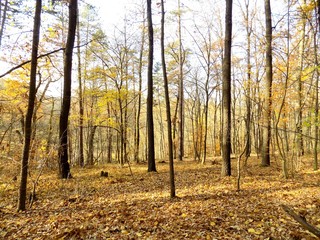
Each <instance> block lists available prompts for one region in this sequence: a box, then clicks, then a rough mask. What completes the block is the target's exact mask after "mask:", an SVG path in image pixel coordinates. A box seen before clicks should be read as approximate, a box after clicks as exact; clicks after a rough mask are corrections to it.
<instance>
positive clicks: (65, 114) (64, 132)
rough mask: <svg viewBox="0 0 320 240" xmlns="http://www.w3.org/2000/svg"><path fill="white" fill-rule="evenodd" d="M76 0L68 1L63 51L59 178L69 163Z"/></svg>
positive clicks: (68, 174)
mask: <svg viewBox="0 0 320 240" xmlns="http://www.w3.org/2000/svg"><path fill="white" fill-rule="evenodd" d="M77 9H78V0H70V1H69V26H68V36H67V43H66V47H65V51H64V68H63V73H64V84H63V98H62V106H61V113H60V122H59V141H60V146H59V173H60V177H61V178H69V177H70V176H71V175H70V165H69V161H68V120H69V112H70V102H71V81H72V53H73V46H74V41H75V35H76V27H77V12H78V10H77Z"/></svg>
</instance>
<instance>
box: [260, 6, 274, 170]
mask: <svg viewBox="0 0 320 240" xmlns="http://www.w3.org/2000/svg"><path fill="white" fill-rule="evenodd" d="M264 6H265V18H266V78H265V90H264V99H263V100H264V102H263V103H264V105H263V107H264V109H263V138H262V140H263V142H262V159H261V165H262V166H264V167H266V166H270V140H271V104H272V98H271V97H272V21H271V6H270V0H265V1H264Z"/></svg>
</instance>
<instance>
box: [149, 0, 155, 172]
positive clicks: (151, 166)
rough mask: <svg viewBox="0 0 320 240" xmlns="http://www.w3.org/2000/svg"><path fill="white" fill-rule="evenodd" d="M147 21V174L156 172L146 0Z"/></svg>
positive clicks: (151, 36) (150, 35) (150, 54)
mask: <svg viewBox="0 0 320 240" xmlns="http://www.w3.org/2000/svg"><path fill="white" fill-rule="evenodd" d="M147 20H148V37H149V54H148V96H147V124H148V133H147V135H148V172H156V171H157V170H156V160H155V152H154V126H153V25H152V8H151V0H147Z"/></svg>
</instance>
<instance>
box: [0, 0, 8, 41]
mask: <svg viewBox="0 0 320 240" xmlns="http://www.w3.org/2000/svg"><path fill="white" fill-rule="evenodd" d="M8 2H9V1H8V0H5V3H4V9H3V10H2V11H0V20H1V27H0V47H1V44H2V37H3V32H4V27H5V23H6V20H7V10H8ZM0 4H1V1H0ZM1 15H2V16H1Z"/></svg>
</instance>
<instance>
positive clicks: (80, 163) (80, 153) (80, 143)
mask: <svg viewBox="0 0 320 240" xmlns="http://www.w3.org/2000/svg"><path fill="white" fill-rule="evenodd" d="M77 44H78V46H80V21H79V9H78V16H77ZM77 56H78V84H79V159H78V164H79V166H80V167H84V154H83V145H84V144H83V116H84V109H83V94H82V93H83V92H82V73H81V51H80V48H79V47H78V49H77Z"/></svg>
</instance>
